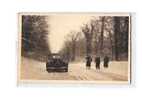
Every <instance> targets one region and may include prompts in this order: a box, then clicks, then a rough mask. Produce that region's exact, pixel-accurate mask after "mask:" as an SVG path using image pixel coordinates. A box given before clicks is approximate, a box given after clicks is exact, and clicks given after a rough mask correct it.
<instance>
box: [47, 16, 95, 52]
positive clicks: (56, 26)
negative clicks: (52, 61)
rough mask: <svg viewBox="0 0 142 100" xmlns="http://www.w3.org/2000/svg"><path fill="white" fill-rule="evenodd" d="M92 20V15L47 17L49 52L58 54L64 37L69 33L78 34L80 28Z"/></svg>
mask: <svg viewBox="0 0 142 100" xmlns="http://www.w3.org/2000/svg"><path fill="white" fill-rule="evenodd" d="M90 19H92V15H80V14H66V15H65V14H57V15H50V16H49V17H48V24H49V28H48V29H49V45H50V48H51V52H53V53H56V52H58V51H59V50H60V49H61V48H62V46H63V44H64V41H65V36H66V35H67V34H70V32H71V31H77V32H79V31H80V29H81V26H83V24H86V23H88V22H89V21H90Z"/></svg>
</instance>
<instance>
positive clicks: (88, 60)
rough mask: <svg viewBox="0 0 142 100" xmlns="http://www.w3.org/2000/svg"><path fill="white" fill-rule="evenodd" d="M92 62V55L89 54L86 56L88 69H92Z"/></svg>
mask: <svg viewBox="0 0 142 100" xmlns="http://www.w3.org/2000/svg"><path fill="white" fill-rule="evenodd" d="M91 62H92V58H91V56H87V57H86V68H87V69H90V68H91Z"/></svg>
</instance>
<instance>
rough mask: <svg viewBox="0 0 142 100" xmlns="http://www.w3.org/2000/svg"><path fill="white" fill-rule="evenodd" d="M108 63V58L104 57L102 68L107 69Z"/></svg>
mask: <svg viewBox="0 0 142 100" xmlns="http://www.w3.org/2000/svg"><path fill="white" fill-rule="evenodd" d="M108 63H109V58H108V57H107V56H105V58H104V67H108Z"/></svg>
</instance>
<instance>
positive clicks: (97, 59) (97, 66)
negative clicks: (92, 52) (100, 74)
mask: <svg viewBox="0 0 142 100" xmlns="http://www.w3.org/2000/svg"><path fill="white" fill-rule="evenodd" d="M95 63H96V69H100V57H96V58H95Z"/></svg>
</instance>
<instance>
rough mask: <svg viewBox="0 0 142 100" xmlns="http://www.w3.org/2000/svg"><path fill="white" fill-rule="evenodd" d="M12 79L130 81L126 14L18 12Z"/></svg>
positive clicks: (127, 17) (129, 22)
mask: <svg viewBox="0 0 142 100" xmlns="http://www.w3.org/2000/svg"><path fill="white" fill-rule="evenodd" d="M18 30H19V31H18V83H22V82H23V83H24V82H25V83H26V82H33V83H38V82H43V83H48V82H49V83H50V82H51V83H91V84H93V83H94V84H96V83H97V84H102V83H103V84H108V83H110V84H130V83H131V74H132V73H131V72H132V71H131V14H130V13H95V12H90V13H87V12H81V13H79V12H78V13H77V12H76V13H73V12H64V13H59V12H58V13H56V12H53V13H35V12H34V13H32V12H30V13H29V12H28V13H24V12H23V13H22V12H21V13H18Z"/></svg>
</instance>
